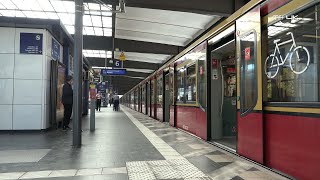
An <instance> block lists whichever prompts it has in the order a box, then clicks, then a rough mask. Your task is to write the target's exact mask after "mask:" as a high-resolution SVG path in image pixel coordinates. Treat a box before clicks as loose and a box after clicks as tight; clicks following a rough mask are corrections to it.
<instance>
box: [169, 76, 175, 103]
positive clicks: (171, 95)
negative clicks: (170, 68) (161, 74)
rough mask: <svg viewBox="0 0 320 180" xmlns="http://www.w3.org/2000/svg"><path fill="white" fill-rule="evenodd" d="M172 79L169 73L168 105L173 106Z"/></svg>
mask: <svg viewBox="0 0 320 180" xmlns="http://www.w3.org/2000/svg"><path fill="white" fill-rule="evenodd" d="M173 78H174V76H173V72H170V75H169V88H170V105H173V94H174V89H173Z"/></svg>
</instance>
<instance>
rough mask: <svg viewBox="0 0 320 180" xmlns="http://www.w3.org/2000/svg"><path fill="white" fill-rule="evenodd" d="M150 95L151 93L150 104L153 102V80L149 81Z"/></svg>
mask: <svg viewBox="0 0 320 180" xmlns="http://www.w3.org/2000/svg"><path fill="white" fill-rule="evenodd" d="M150 95H151V104H155V102H154V80H152V81H151V87H150Z"/></svg>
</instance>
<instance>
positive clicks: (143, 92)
mask: <svg viewBox="0 0 320 180" xmlns="http://www.w3.org/2000/svg"><path fill="white" fill-rule="evenodd" d="M141 90H142V97H141V101H142V104H143V105H145V104H146V102H145V98H146V91H145V86H144V85H143V86H142V88H141Z"/></svg>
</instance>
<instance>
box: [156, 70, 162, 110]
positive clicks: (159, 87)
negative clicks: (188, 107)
mask: <svg viewBox="0 0 320 180" xmlns="http://www.w3.org/2000/svg"><path fill="white" fill-rule="evenodd" d="M162 79H163V78H162V75H160V76H159V77H158V79H157V104H158V106H160V107H161V106H162V95H163V89H162V86H163V85H162V83H163V81H162Z"/></svg>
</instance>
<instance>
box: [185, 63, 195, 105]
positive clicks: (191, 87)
mask: <svg viewBox="0 0 320 180" xmlns="http://www.w3.org/2000/svg"><path fill="white" fill-rule="evenodd" d="M196 72H197V71H196V63H194V64H192V65H190V66H188V67H187V68H186V78H187V79H186V92H185V99H186V103H188V104H195V103H196V101H197V73H196Z"/></svg>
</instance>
